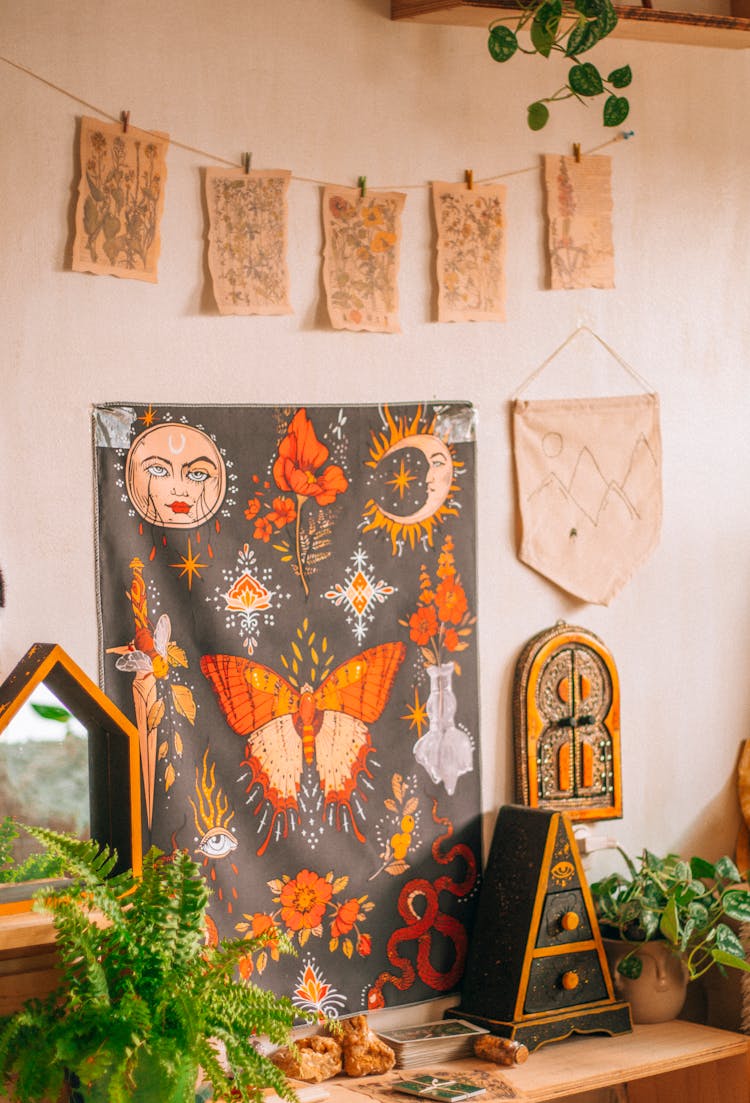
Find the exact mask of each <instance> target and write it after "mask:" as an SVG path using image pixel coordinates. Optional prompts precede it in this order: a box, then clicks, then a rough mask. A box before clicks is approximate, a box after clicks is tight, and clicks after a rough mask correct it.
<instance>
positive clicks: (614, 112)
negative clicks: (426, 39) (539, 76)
mask: <svg viewBox="0 0 750 1103" xmlns="http://www.w3.org/2000/svg"><path fill="white" fill-rule="evenodd" d="M514 6H515V7H516V8H517V9H518V11H517V14H515V13H514V14H513V15H508V16H503V17H502V18H500V19H496V20H495V21H494V22H493V23H491V24H490V29H489V32H490V33H489V39H488V41H487V46H488V49H489V52H490V54H491V56H492V57H493V58H494V60H495V61H501V62H502V61H509V60H510V58H512V57H513V55H514V54H515V53H516V52H519V51H520V53H522V54H539V55H540V56H541V57H545V58H548V57H549V56H550V55H551V54H552V53H561V54H563V55H564V56H565V57H566V58H568V59H569V60H570V62H571V66H570V69H569V70H568V80H567V82H566V84H564V85H563V87H562V88H560V89H558V90H557V92H555V93H554V94H553V95H551V96H547V97H545V98H543V99H539V100H535V101H534V103H532V104H530V105H529V108H528V116H527V121H528V124H529V127H530V128H531V129H532V130H541V129H542V127H544V126H546V124H547V121H548V119H549V107H548V106H547V105H548V104H551V103H557V102H558V101H560V100H568V99H577V100H578V101H579V102H581V103H587V102H588V101H590V100H592V99H595V98H596V97H598V96H602V95H603V96H605V97H606V98H605V100H604V111H603V122H604V125H605V126H619V125H620V124H621V123H622V122H624V121H625V119H626V118H627V116H628V112H629V110H630V104H629V102H628V100H627V98H626V97H625V96H622V95H620V91H621V89H623V88H627V86H628V85H629V84H630V82H631V80H632V73H631V70H630V66H629V65H623V66H621V67H620V68H618V69H613V70H612V72H611V73H609V75H608V76H606V77H605V76H603V75H602V74H601V73H600V72H599V69H598V68H597V67H596V65H594V64H593V63H592V62H591V61H581V60H580V55H581V54H584V53H586V51H587V50H590V49H591V48H592V46H596V44H597V43H598V42H601V40H602V39H603V38H606V36H607V35H608V34H610V33H611V32H612V31H613V30H614V28H615V27H616V26H617V13H616V12H615V9H614V7H613V5H612V2H611V0H528V2H527V0H516V3H515V5H514ZM511 23H514V26H511V25H509V24H511ZM525 31H528V34H529V41H530V46H526V45H522V39H521V38H519V32H525ZM524 40H525V39H524Z"/></svg>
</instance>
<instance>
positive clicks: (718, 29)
mask: <svg viewBox="0 0 750 1103" xmlns="http://www.w3.org/2000/svg"><path fill="white" fill-rule="evenodd" d="M513 10H515V4H514V3H513V0H391V19H394V20H398V19H404V20H408V21H410V22H413V23H440V24H445V25H448V26H454V27H482V28H484V29H485V30H486V29H487V27H488V26H489V24H490V23H491V22H492V20H493V19H500V18H502V15H503V12H507V11H513ZM616 11H617V15H618V18H619V22H618V24H617V26H616V27H615V29H614V31H613V32H612V37H613V38H630V39H638V40H640V41H642V42H671V43H678V44H682V45H695V46H720V47H724V48H728V49H739V50H742V49H747V48H748V47H750V19H744V18H740V17H739V16H734V15H708V14H702V13H696V12H676V11H657V10H656V9H655V8H641V7H630V6H629V5H618V6H616Z"/></svg>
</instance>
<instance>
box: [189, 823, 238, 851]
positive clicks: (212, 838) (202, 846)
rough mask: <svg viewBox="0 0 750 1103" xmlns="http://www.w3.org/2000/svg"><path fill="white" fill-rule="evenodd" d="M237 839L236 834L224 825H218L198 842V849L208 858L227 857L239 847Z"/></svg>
mask: <svg viewBox="0 0 750 1103" xmlns="http://www.w3.org/2000/svg"><path fill="white" fill-rule="evenodd" d="M237 845H238V844H237V840H236V839H235V837H234V835H232V834H231V833H230V832H229V831H227V830H226V828H224V827H216V828H214V830H213V831H208V832H207V833H206V834H205V835H204V836H203V838H202V839H201V841H200V842H199V843H198V847H197V849H198V850H200V852H201V854H205V856H206V857H207V858H226V856H227V854H231V853H232V851H233V850H236V849H237Z"/></svg>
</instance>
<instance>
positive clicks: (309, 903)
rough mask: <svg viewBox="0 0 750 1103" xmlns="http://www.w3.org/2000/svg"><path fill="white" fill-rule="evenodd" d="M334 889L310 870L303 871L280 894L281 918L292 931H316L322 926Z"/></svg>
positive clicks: (288, 882)
mask: <svg viewBox="0 0 750 1103" xmlns="http://www.w3.org/2000/svg"><path fill="white" fill-rule="evenodd" d="M332 894H333V887H332V885H331V883H330V882H329V881H327V880H326V879H325V878H324V877H320V876H319V874H317V873H314V872H313V871H312V870H309V869H302V870H300V872H299V873H298V874H297V876H296V877H295V878H294V879H293V880H291V881H287V883H286V884H285V885H284V886H283V888H282V890H281V894H280V897H279V899H280V902H281V918H282V920H283V922H284V923H285V924H286V926H287V927H288V928H289V930H290V931H299V930H303V929H305V930H314V929H315V928H316V927H318V926H320V923H321V920H322V919H323V915H324V914H325V910H326V904H327V903H328V901H329V900H330V899H331V896H332Z"/></svg>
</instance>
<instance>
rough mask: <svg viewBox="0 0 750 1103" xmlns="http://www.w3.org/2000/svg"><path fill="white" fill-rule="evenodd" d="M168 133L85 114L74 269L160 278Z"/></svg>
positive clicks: (152, 281) (125, 276) (150, 279)
mask: <svg viewBox="0 0 750 1103" xmlns="http://www.w3.org/2000/svg"><path fill="white" fill-rule="evenodd" d="M168 147H169V139H168V137H167V135H166V134H157V133H154V132H152V131H147V130H137V129H136V128H135V127H129V128H128V130H127V131H125V130H123V128H122V126H120V125H118V124H116V123H102V122H100V121H99V120H98V119H91V118H87V117H84V118H83V119H81V146H80V149H81V180H80V183H79V185H78V207H77V210H76V234H75V241H74V242H73V271H74V272H93V273H95V274H96V275H102V276H122V277H124V278H125V279H132V280H146V281H147V282H149V283H156V279H157V263H158V260H159V249H160V246H161V239H160V236H159V226H160V222H161V215H162V210H163V207H164V185H165V183H166V179H167V164H166V155H167V149H168Z"/></svg>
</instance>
